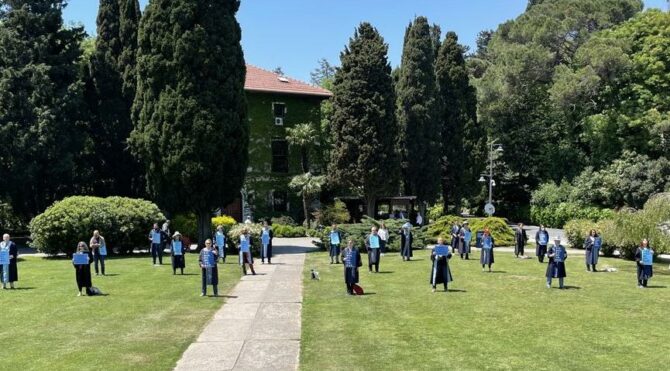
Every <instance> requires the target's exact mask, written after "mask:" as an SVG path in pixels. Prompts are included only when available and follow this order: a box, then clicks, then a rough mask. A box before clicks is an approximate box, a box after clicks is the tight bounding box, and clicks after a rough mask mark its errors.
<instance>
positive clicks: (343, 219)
mask: <svg viewBox="0 0 670 371" xmlns="http://www.w3.org/2000/svg"><path fill="white" fill-rule="evenodd" d="M314 217H315V218H316V221H317V223H318V224H321V225H323V226H331V225H333V223H335V224H344V223H349V221H350V220H351V215H349V210H347V205H346V204H345V203H344V202H342V201H340V200H335V202H334V203H333V204H332V205H326V206H324V207H323V208H322V209H321V210H317V211H316V212H315V213H314Z"/></svg>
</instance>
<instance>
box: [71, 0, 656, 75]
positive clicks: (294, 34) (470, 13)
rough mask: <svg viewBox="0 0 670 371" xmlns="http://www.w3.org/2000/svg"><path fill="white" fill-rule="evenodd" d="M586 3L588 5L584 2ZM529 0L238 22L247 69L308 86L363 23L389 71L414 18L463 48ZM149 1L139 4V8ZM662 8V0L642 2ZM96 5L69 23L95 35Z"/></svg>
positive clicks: (299, 9) (350, 8) (290, 0)
mask: <svg viewBox="0 0 670 371" xmlns="http://www.w3.org/2000/svg"><path fill="white" fill-rule="evenodd" d="M584 1H589V0H584ZM527 2H528V1H527V0H281V1H278V0H242V5H241V7H240V11H239V12H238V14H237V16H238V21H239V22H240V25H241V26H242V47H243V48H244V53H245V59H246V61H247V63H250V64H253V65H256V66H258V67H262V68H266V69H273V68H275V67H277V66H281V67H282V69H283V70H284V72H285V73H286V74H287V75H288V76H291V77H294V78H298V79H301V80H304V81H309V73H310V71H312V70H313V69H314V68H315V67H316V65H317V60H318V59H320V58H326V59H328V60H329V61H330V62H331V63H332V64H336V65H338V64H339V55H340V51H342V49H343V48H344V46H345V45H346V44H347V43H348V41H349V38H350V37H351V36H352V34H353V32H354V29H355V28H356V26H357V25H358V24H359V23H360V22H362V21H368V22H370V23H372V24H373V25H374V26H375V27H377V29H378V30H379V32H380V33H381V34H382V36H383V37H384V39H385V41H386V42H387V43H388V44H389V59H390V61H391V65H392V66H396V65H398V64H399V63H400V55H401V53H402V41H403V37H404V33H405V27H406V26H407V24H408V23H409V21H410V20H411V19H413V18H414V16H416V15H423V16H426V17H428V20H429V21H430V22H431V23H437V24H439V25H440V26H441V27H442V31H443V32H446V31H456V33H457V34H458V36H459V40H460V42H461V43H462V44H465V45H468V46H470V47H472V48H474V46H475V40H476V38H477V33H478V32H479V31H481V30H484V29H495V28H496V27H497V25H498V24H500V23H502V22H504V21H506V20H508V19H512V18H515V17H516V16H518V15H519V14H521V13H522V12H523V10H524V9H525V7H526V4H527ZM147 3H148V0H140V4H141V6H142V8H144V6H145V5H146V4H147ZM644 3H645V7H647V8H649V7H655V8H662V9H667V8H666V0H644ZM97 11H98V1H97V0H70V1H69V5H68V7H67V8H66V9H65V12H64V18H65V21H66V22H67V23H81V24H83V25H84V26H85V28H86V31H87V32H88V33H89V34H91V35H93V34H95V18H96V16H97Z"/></svg>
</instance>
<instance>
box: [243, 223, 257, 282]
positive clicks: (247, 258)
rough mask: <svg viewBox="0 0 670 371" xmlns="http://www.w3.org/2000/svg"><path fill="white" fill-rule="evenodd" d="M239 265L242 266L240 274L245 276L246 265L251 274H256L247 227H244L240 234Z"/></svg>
mask: <svg viewBox="0 0 670 371" xmlns="http://www.w3.org/2000/svg"><path fill="white" fill-rule="evenodd" d="M240 265H241V266H242V274H244V275H245V276H246V275H247V265H248V266H249V269H251V274H253V275H254V276H255V275H256V271H255V270H254V258H253V256H251V236H250V235H249V229H248V228H245V229H244V230H243V231H242V234H241V235H240Z"/></svg>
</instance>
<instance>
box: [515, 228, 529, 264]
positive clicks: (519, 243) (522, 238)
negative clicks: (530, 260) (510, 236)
mask: <svg viewBox="0 0 670 371" xmlns="http://www.w3.org/2000/svg"><path fill="white" fill-rule="evenodd" d="M526 241H528V235H526V230H525V229H523V223H519V225H518V227H517V229H516V232H515V234H514V255H515V256H516V257H517V258H518V257H519V255H521V256H524V255H523V254H524V249H525V247H526Z"/></svg>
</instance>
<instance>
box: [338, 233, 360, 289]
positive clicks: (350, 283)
mask: <svg viewBox="0 0 670 371" xmlns="http://www.w3.org/2000/svg"><path fill="white" fill-rule="evenodd" d="M341 258H342V263H344V283H345V285H346V286H347V295H353V294H354V285H355V284H357V283H358V267H360V266H362V265H363V263H362V262H361V253H360V252H359V251H358V249H357V248H355V247H354V240H352V239H349V241H348V242H347V247H345V248H344V249H343V250H342V254H341Z"/></svg>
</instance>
